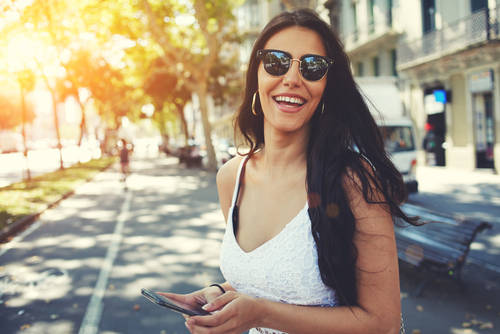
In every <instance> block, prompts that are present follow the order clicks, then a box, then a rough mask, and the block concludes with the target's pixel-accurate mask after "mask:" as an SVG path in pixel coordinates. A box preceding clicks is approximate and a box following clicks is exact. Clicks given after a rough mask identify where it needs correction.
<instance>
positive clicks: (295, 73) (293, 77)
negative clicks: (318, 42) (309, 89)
mask: <svg viewBox="0 0 500 334" xmlns="http://www.w3.org/2000/svg"><path fill="white" fill-rule="evenodd" d="M295 61H296V62H297V66H294V62H295ZM290 62H291V64H290V69H288V72H286V73H285V76H284V77H283V84H284V85H285V86H290V87H298V86H300V85H301V84H302V78H301V75H300V69H299V66H300V60H299V59H292V60H291V61H290Z"/></svg>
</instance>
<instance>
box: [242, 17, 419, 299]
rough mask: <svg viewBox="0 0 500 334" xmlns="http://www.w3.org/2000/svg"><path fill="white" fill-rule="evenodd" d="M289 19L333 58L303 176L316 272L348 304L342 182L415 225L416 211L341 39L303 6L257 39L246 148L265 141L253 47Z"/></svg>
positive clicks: (347, 211) (352, 224) (351, 265)
mask: <svg viewBox="0 0 500 334" xmlns="http://www.w3.org/2000/svg"><path fill="white" fill-rule="evenodd" d="M292 26H298V27H302V28H306V29H310V30H312V31H315V32H316V33H317V34H318V35H319V36H320V37H321V38H322V39H323V43H324V46H325V49H326V52H327V56H328V57H330V58H332V59H333V60H334V63H333V66H332V67H331V68H330V70H329V71H328V77H327V84H326V87H325V90H324V93H323V98H322V102H320V104H319V105H318V108H317V110H316V112H315V113H314V115H313V116H312V118H311V121H310V122H311V131H310V139H309V144H308V151H307V177H306V183H307V192H308V194H309V217H310V219H311V227H312V233H313V237H314V240H315V242H316V248H317V252H318V264H319V269H320V272H321V278H322V280H323V282H324V284H325V285H327V286H329V287H331V288H333V289H335V290H336V291H337V293H338V295H339V297H340V298H339V302H340V304H341V305H349V306H353V305H357V291H356V283H357V269H356V259H357V249H356V246H355V245H354V242H353V237H354V233H355V231H356V221H355V217H354V215H353V213H352V210H351V208H350V205H349V200H348V197H347V193H346V189H345V181H346V178H348V179H351V180H353V181H354V182H352V184H359V185H360V186H359V188H360V190H361V191H362V193H363V196H364V198H365V200H366V201H367V202H368V203H380V204H384V207H385V208H387V210H389V211H390V213H391V215H392V217H393V219H394V221H396V222H398V221H405V222H407V223H410V224H415V223H416V219H417V218H416V217H408V216H407V215H406V214H405V213H404V212H402V211H401V209H400V208H399V205H400V204H401V203H403V202H404V201H405V200H406V198H407V192H406V188H405V184H404V182H403V179H402V176H401V174H400V173H399V172H398V170H397V169H396V167H395V166H394V164H393V163H392V162H391V160H390V159H389V156H388V155H387V153H386V151H385V149H384V142H383V138H382V135H381V133H380V131H379V129H378V126H377V124H376V122H375V120H374V118H373V116H372V114H371V112H370V111H369V109H368V107H367V105H366V103H365V101H364V99H363V97H362V95H361V93H360V91H359V87H358V86H357V84H356V83H355V81H354V78H353V76H352V73H351V69H350V62H349V59H348V57H347V54H346V53H345V51H344V48H343V45H342V42H341V41H340V39H339V38H338V36H337V34H336V33H335V32H334V31H333V29H332V28H331V26H330V25H328V24H327V23H325V22H324V21H323V20H322V19H321V18H320V17H319V16H318V15H317V14H316V13H315V12H314V11H312V10H309V9H304V8H303V9H298V10H295V11H293V12H282V13H280V14H278V15H276V16H275V17H274V18H273V19H272V20H271V21H270V22H269V23H268V24H267V26H266V27H265V28H264V29H263V31H262V32H261V34H260V35H259V37H258V38H257V40H256V42H255V44H254V47H253V50H252V54H251V55H250V61H249V65H248V72H247V74H246V88H245V91H244V95H243V102H242V104H241V106H240V108H239V109H238V111H237V114H236V124H235V125H236V131H237V130H239V131H240V132H241V134H242V135H243V137H244V138H245V141H246V142H247V144H248V145H249V147H250V152H249V153H248V154H249V155H250V156H252V155H253V154H254V153H255V152H256V151H258V150H259V149H260V148H262V147H263V145H264V125H263V117H264V116H263V113H262V110H261V107H260V103H258V101H257V103H256V104H255V109H256V112H257V114H258V115H257V116H255V115H254V114H253V113H252V99H253V95H254V93H255V92H256V91H257V89H258V78H257V71H258V66H259V65H260V61H259V59H258V58H257V57H256V53H257V50H259V49H263V48H264V45H265V44H266V42H267V41H268V40H269V39H270V38H271V37H272V36H273V35H275V34H276V33H278V32H280V31H281V30H283V29H285V28H288V27H292ZM257 100H258V96H257ZM322 103H324V111H323V112H321V108H322ZM376 193H381V194H383V196H384V199H383V200H382V201H380V199H377V195H376Z"/></svg>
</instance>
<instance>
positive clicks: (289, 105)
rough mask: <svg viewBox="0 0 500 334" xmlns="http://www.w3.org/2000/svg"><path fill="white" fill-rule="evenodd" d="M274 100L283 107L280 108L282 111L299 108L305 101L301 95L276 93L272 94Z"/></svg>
mask: <svg viewBox="0 0 500 334" xmlns="http://www.w3.org/2000/svg"><path fill="white" fill-rule="evenodd" d="M274 101H276V103H277V104H278V105H279V106H280V107H282V108H283V109H282V108H280V109H282V110H283V111H287V109H289V111H292V109H296V108H300V107H302V106H303V105H304V104H305V103H306V102H307V101H306V100H305V99H303V98H302V97H300V96H296V95H294V96H290V95H277V96H274Z"/></svg>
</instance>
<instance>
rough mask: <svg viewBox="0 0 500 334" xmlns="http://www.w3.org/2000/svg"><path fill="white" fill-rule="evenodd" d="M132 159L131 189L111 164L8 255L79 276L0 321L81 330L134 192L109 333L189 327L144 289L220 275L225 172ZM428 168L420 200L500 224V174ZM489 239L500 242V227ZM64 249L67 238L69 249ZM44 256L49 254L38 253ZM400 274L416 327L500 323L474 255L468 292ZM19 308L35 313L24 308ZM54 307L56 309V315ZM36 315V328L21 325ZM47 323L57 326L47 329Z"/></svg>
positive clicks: (8, 259) (112, 279)
mask: <svg viewBox="0 0 500 334" xmlns="http://www.w3.org/2000/svg"><path fill="white" fill-rule="evenodd" d="M132 168H133V172H134V174H132V176H131V177H130V178H129V180H127V185H128V191H125V192H124V190H125V189H124V184H123V183H120V182H119V174H118V173H117V172H116V171H113V170H109V171H107V172H105V173H103V174H102V175H100V176H99V177H97V178H96V179H95V180H94V181H92V182H90V183H88V184H87V185H85V186H83V187H81V189H79V191H77V192H76V194H75V195H74V196H73V197H71V198H70V199H68V200H66V201H65V202H63V203H62V204H61V205H60V206H59V207H57V208H54V209H53V210H51V211H50V212H49V213H47V214H46V215H44V216H45V218H44V224H43V225H42V226H41V227H40V228H39V229H38V230H37V231H35V232H33V233H32V234H31V235H30V236H28V237H26V238H25V239H24V240H23V241H19V242H18V244H17V245H13V248H12V249H11V250H10V251H9V252H8V253H7V254H6V255H3V256H2V257H1V259H0V265H1V266H4V268H3V269H4V271H3V273H4V274H6V273H7V272H9V271H12V270H14V269H16V268H18V269H19V268H21V267H22V266H24V267H25V268H28V269H30V268H32V269H33V270H35V269H37V270H38V271H40V272H42V271H43V270H47V269H50V268H49V267H50V266H51V265H52V266H53V265H55V264H57V265H58V266H59V267H61V268H63V269H66V270H67V271H68V275H67V276H68V277H69V278H71V280H69V279H68V280H67V281H65V282H64V284H62V285H61V284H60V285H59V286H57V287H54V289H48V288H47V289H46V290H44V291H43V293H45V294H48V293H53V294H54V296H52V297H51V298H52V299H53V301H52V302H50V304H47V305H48V306H47V305H45V303H46V302H47V299H40V298H38V299H30V298H31V297H29V296H27V295H26V296H25V295H23V294H22V293H20V294H18V295H16V296H15V298H14V297H9V299H8V300H7V299H6V298H5V297H4V299H5V300H6V301H8V302H9V306H8V307H7V306H6V305H0V328H3V329H7V328H9V330H7V331H6V333H37V334H40V333H51V334H52V333H64V334H67V333H76V331H77V330H78V328H81V327H80V326H81V324H82V320H83V318H84V312H83V311H84V310H85V308H86V307H87V306H86V305H87V304H88V305H90V304H91V303H88V300H89V297H90V294H92V295H93V294H95V293H96V291H99V289H97V290H96V288H95V287H97V283H96V279H97V276H98V273H97V271H98V269H99V267H100V266H101V259H103V256H104V255H105V254H106V252H105V251H106V247H111V246H112V245H111V244H110V243H109V240H112V239H110V236H111V234H113V226H114V223H115V219H118V221H121V219H122V218H120V217H122V214H118V213H119V212H117V210H118V211H119V209H120V207H121V205H122V204H121V203H126V202H127V201H126V198H128V197H130V209H129V210H128V211H129V212H128V215H127V218H126V220H125V221H123V222H124V229H123V231H122V234H121V235H122V238H123V239H122V242H121V244H120V245H119V249H117V252H118V253H117V255H116V256H117V257H116V260H115V262H114V265H113V269H112V270H111V271H109V272H108V274H109V281H108V289H106V292H105V294H104V295H103V296H102V298H103V299H102V301H103V303H104V304H103V305H104V309H103V310H102V321H101V322H100V326H99V333H105V334H118V333H120V334H122V333H146V332H147V333H175V332H177V333H187V331H186V330H185V329H183V325H182V323H183V320H182V317H179V316H176V315H175V314H169V313H167V312H166V311H164V310H162V309H161V308H159V307H156V306H155V305H153V304H151V303H149V302H148V301H147V300H145V299H144V298H143V297H141V296H140V294H139V289H140V288H141V287H149V288H152V289H157V290H164V289H173V290H175V291H183V292H187V291H190V290H191V289H193V288H194V287H195V286H204V285H206V284H207V283H211V282H217V281H220V279H222V278H221V274H220V271H219V270H218V260H217V259H218V255H217V252H218V249H219V248H220V242H221V240H222V236H223V232H224V223H223V222H222V219H223V218H222V215H221V213H220V209H219V207H218V199H217V191H216V185H215V175H214V174H213V173H209V172H206V171H202V170H186V169H185V168H183V166H182V165H178V164H176V163H174V162H173V160H172V159H171V158H169V159H166V158H149V159H143V160H139V159H138V160H135V161H133V162H132ZM418 177H419V182H420V190H421V191H420V193H418V194H415V195H411V196H410V201H412V202H414V203H415V202H421V203H420V204H422V203H423V204H426V203H427V204H432V207H433V208H435V209H439V210H441V211H446V210H447V209H450V208H452V209H453V210H456V212H460V213H462V214H472V215H474V216H475V215H476V214H482V215H484V217H487V218H488V220H489V221H492V222H493V221H494V222H495V224H496V223H499V221H498V220H494V219H490V218H495V219H496V218H498V217H499V216H500V215H495V212H496V210H498V206H497V205H496V204H495V203H498V202H497V201H498V198H499V197H500V196H499V192H500V180H499V177H498V176H496V175H491V174H490V175H488V174H483V173H466V172H460V171H449V170H443V169H440V168H430V167H422V168H419V169H418ZM132 194H133V195H132ZM428 197H430V200H429V199H427V198H428ZM456 199H459V200H460V203H459V204H458V207H457V205H456V204H454V203H453V200H456ZM124 205H125V204H123V206H124ZM476 206H480V208H477V207H476ZM452 212H454V211H452ZM123 217H124V216H123ZM123 219H125V218H123ZM496 226H498V225H497V224H496ZM67 229H74V230H71V231H70V230H67ZM115 233H116V231H115ZM72 237H75V238H76V240H73V239H71V238H72ZM491 238H493V239H492V240H493V241H494V240H495V239H494V236H491ZM51 240H53V242H51V243H48V242H49V241H51ZM61 240H63V241H65V243H64V242H60V241H61ZM493 241H492V242H493ZM480 244H481V243H478V245H480ZM60 247H63V248H66V249H65V251H61V250H60V249H59V248H60ZM68 250H69V251H68ZM71 250H72V251H71ZM476 251H477V252H478V253H479V252H481V250H479V249H477V250H476ZM483 253H484V252H483ZM474 255H476V254H474ZM491 256H492V257H493V254H492V255H491ZM80 257H81V261H83V259H86V258H88V260H86V261H87V262H88V263H89V266H88V268H87V269H85V268H83V267H82V268H80V267H78V266H77V267H75V259H80ZM497 257H498V256H497ZM34 258H36V259H37V261H39V262H36V263H35V264H33V263H31V262H30V261H33V259H34ZM44 259H45V260H44ZM49 259H50V261H48V260H49ZM47 266H49V267H47ZM45 267H47V268H45ZM21 269H22V268H21ZM84 269H85V270H84ZM19 270H20V269H19ZM101 271H102V269H101ZM400 275H401V303H402V312H403V316H404V320H405V327H406V333H421V334H430V333H435V334H443V333H444V334H448V333H449V334H477V333H498V332H499V330H498V329H499V326H500V273H498V272H496V271H494V270H489V269H488V268H486V267H484V266H482V265H478V264H477V263H475V262H469V263H468V264H467V265H466V267H465V268H464V270H463V280H464V282H465V283H466V285H467V288H468V291H467V292H466V293H464V294H462V293H461V292H460V290H459V289H458V287H457V286H455V285H453V284H449V283H448V282H446V281H442V282H435V283H432V284H430V285H429V286H428V287H427V288H426V290H425V291H424V294H423V296H422V297H418V298H417V297H413V296H412V292H413V291H414V290H415V288H416V287H417V286H418V284H419V283H420V282H421V280H422V279H423V275H422V274H421V273H418V272H417V271H416V270H414V268H412V267H410V266H408V265H405V264H402V265H401V268H400ZM111 287H112V289H111ZM44 300H45V301H44ZM16 303H17V304H16ZM75 305H77V307H76V308H75ZM78 305H80V306H78ZM135 305H139V306H140V310H137V309H136V308H135ZM48 307H49V308H48ZM21 310H22V311H23V312H24V311H26V313H25V314H24V315H21V316H20V315H19V313H18V312H19V311H21ZM54 314H55V315H57V318H56V317H52V315H54ZM51 317H52V318H51ZM11 322H12V323H11ZM26 324H30V326H31V328H29V329H26V330H20V328H21V327H22V326H25V325H26ZM7 325H9V326H8V327H7ZM493 325H495V326H496V327H495V328H494V329H488V328H487V327H491V326H493ZM4 326H5V327H4ZM57 326H59V327H57ZM60 326H66V327H64V328H68V330H63V327H60ZM82 326H83V325H82ZM464 326H466V327H464ZM467 326H469V327H470V328H469V327H467ZM481 326H483V327H485V328H483V329H481ZM43 328H46V329H47V331H40V330H41V329H43ZM49 328H50V330H52V332H51V331H49ZM56 328H60V330H59V331H57V330H55V329H56ZM417 330H418V331H417ZM2 333H3V331H2Z"/></svg>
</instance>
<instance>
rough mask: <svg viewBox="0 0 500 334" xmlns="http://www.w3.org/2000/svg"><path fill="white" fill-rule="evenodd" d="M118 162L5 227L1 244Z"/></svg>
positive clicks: (1, 235)
mask: <svg viewBox="0 0 500 334" xmlns="http://www.w3.org/2000/svg"><path fill="white" fill-rule="evenodd" d="M115 163H116V162H112V163H110V164H109V165H108V166H106V167H104V168H103V169H101V170H100V171H98V172H97V173H95V174H94V175H92V176H91V177H89V178H87V179H86V180H84V181H82V182H81V183H79V184H77V185H76V186H75V188H74V189H73V190H70V191H68V192H67V193H66V194H64V195H62V196H61V197H60V198H59V199H58V200H56V201H55V202H53V203H50V204H47V205H46V206H45V208H43V209H42V210H40V211H39V212H36V213H32V214H30V215H27V216H25V217H23V218H21V219H19V220H18V221H16V222H15V223H14V224H12V225H9V226H7V227H5V228H4V229H3V230H1V231H0V245H1V244H5V243H7V242H9V241H10V238H11V237H14V236H15V235H16V234H17V233H19V232H21V231H22V230H24V229H26V228H27V227H28V226H29V225H31V224H32V223H33V222H35V221H36V220H37V219H38V217H40V215H41V214H42V213H43V212H44V211H45V210H47V209H50V208H53V207H55V206H56V205H58V204H59V203H60V202H61V201H62V200H64V199H66V198H68V197H70V196H71V195H73V194H74V193H75V191H76V189H77V188H78V187H80V186H81V185H82V184H85V183H87V182H90V181H92V180H93V179H94V178H95V177H96V176H97V175H98V174H99V173H102V172H104V171H105V170H106V169H108V168H110V167H111V166H113V165H114V164H115Z"/></svg>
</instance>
